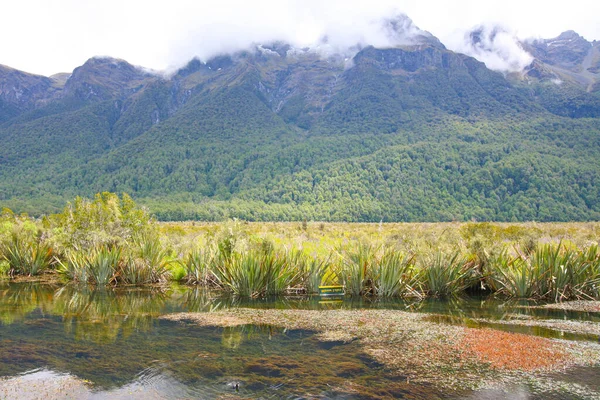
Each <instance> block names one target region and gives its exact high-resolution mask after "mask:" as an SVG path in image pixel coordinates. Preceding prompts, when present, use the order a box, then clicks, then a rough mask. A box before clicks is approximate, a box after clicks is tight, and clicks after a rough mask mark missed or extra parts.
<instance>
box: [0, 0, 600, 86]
mask: <svg viewBox="0 0 600 400" xmlns="http://www.w3.org/2000/svg"><path fill="white" fill-rule="evenodd" d="M5 3H6V4H3V8H2V13H3V14H2V15H4V16H6V18H4V19H3V22H2V24H0V36H1V37H2V38H4V39H3V40H2V41H0V64H6V65H10V66H12V67H15V68H19V69H23V70H25V71H30V72H36V73H42V74H46V75H49V74H53V73H56V72H61V71H63V72H69V71H72V70H73V68H75V67H76V66H78V65H81V64H82V63H83V62H85V60H86V59H88V58H90V57H93V56H95V55H98V54H105V55H110V56H113V57H118V58H122V59H125V60H127V61H129V62H131V63H133V64H136V65H143V66H146V67H148V68H153V69H157V70H162V69H165V68H167V67H168V66H177V65H183V64H185V63H186V62H187V61H189V60H190V59H191V58H192V57H194V56H198V57H200V58H202V59H205V58H207V57H209V56H210V55H213V54H217V53H223V52H231V51H235V50H240V49H244V48H247V47H248V46H250V45H251V43H266V42H268V41H272V40H277V39H278V40H284V41H288V42H290V43H292V44H294V45H297V46H301V47H302V46H309V45H312V44H315V43H320V44H321V46H322V47H323V48H325V47H328V49H329V50H331V51H334V50H339V49H343V48H349V47H351V46H352V45H355V44H357V43H358V44H367V43H370V44H374V45H377V46H380V47H386V46H389V45H392V44H394V43H396V44H402V43H403V42H402V41H403V40H405V39H406V38H407V37H411V38H414V37H418V34H417V36H414V35H413V34H414V33H415V32H413V29H416V26H418V27H419V28H421V29H424V30H427V31H429V32H431V33H432V34H433V35H435V36H437V37H438V38H439V39H440V40H441V41H442V43H444V44H445V45H446V46H447V47H448V48H450V49H452V50H458V49H459V48H462V47H464V46H463V45H464V38H463V36H464V33H465V32H464V29H463V28H462V27H472V26H475V25H477V24H480V23H482V22H485V21H489V20H491V19H493V20H495V21H498V22H499V23H500V24H501V25H502V26H507V27H510V29H511V31H510V32H513V31H515V32H517V33H518V35H517V36H518V37H519V38H521V39H524V38H526V37H529V36H537V37H556V36H558V34H560V33H561V32H562V31H565V30H568V29H574V30H576V31H577V32H578V33H580V34H582V35H583V36H584V37H585V38H586V39H588V40H593V39H600V24H598V23H597V19H598V18H597V16H598V15H600V2H598V1H597V0H572V1H571V2H570V3H569V5H568V6H566V7H548V6H547V2H545V1H543V0H528V1H523V0H502V1H476V0H455V1H452V2H449V1H447V0H369V1H364V0H219V1H214V0H210V1H209V0H143V1H142V0H127V1H123V0H103V1H81V0H54V1H52V2H49V1H47V0H20V1H6V2H5ZM400 12H401V13H405V14H406V15H408V16H409V17H410V18H412V19H413V20H414V21H415V23H414V24H409V25H407V26H402V24H400V25H397V26H396V27H397V28H398V27H399V28H402V29H404V31H403V32H404V34H405V35H404V36H401V37H398V36H395V37H394V34H393V32H390V31H389V27H390V25H389V24H388V25H387V28H386V25H385V24H383V25H382V24H381V21H382V20H384V19H385V18H390V16H397V15H398V14H399V13H400ZM18 15H26V16H27V18H26V19H23V18H14V16H18ZM386 29H387V30H386ZM402 29H400V31H402ZM461 29H462V31H461ZM457 32H459V33H460V34H457ZM390 34H391V35H390ZM325 37H326V38H327V43H323V41H322V39H323V38H325ZM511 40H512V39H511V37H510V34H507V35H505V34H500V35H499V36H498V37H497V38H496V40H494V41H493V42H494V43H492V44H493V45H494V46H496V47H498V48H500V49H503V50H505V51H507V52H508V55H504V56H502V57H500V59H499V60H493V57H492V55H491V52H490V51H486V50H484V49H479V48H474V49H469V48H467V49H466V50H465V51H470V52H471V54H473V55H475V56H476V57H481V59H482V60H485V62H486V63H489V65H494V66H497V68H506V65H508V66H509V68H516V67H515V65H517V66H518V65H520V63H522V58H521V57H516V58H515V55H518V53H519V52H518V49H515V48H514V40H513V41H512V42H511ZM325 44H326V46H324V45H325ZM511 47H512V48H511ZM509 50H510V51H509ZM515 63H516V64H515Z"/></svg>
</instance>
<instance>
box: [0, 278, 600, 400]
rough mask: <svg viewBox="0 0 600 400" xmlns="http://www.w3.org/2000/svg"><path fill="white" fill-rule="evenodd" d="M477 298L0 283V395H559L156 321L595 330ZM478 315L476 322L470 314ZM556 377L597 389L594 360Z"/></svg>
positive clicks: (247, 332)
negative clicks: (418, 377)
mask: <svg viewBox="0 0 600 400" xmlns="http://www.w3.org/2000/svg"><path fill="white" fill-rule="evenodd" d="M527 305H530V303H526V302H506V301H501V300H497V299H489V298H488V299H486V298H461V299H452V300H427V301H422V302H410V301H400V300H385V301H383V300H375V301H369V300H368V299H354V300H353V299H350V298H346V299H344V301H339V302H323V301H320V299H319V298H306V297H299V298H286V299H281V298H279V299H263V300H255V301H249V300H247V301H242V300H239V299H234V298H228V297H222V296H221V295H220V294H218V293H211V292H209V291H205V290H202V289H199V288H188V287H183V286H171V287H169V288H143V289H140V288H131V289H119V290H112V289H104V290H93V289H92V288H89V287H73V286H64V287H57V286H52V285H43V284H30V283H0V379H1V381H0V398H15V399H17V398H18V399H21V398H123V399H125V398H127V399H129V398H140V399H142V398H143V399H148V398H207V399H213V398H214V399H216V398H274V399H279V398H290V399H296V398H340V399H341V398H465V397H467V398H474V399H475V398H483V399H496V398H514V397H515V396H518V397H521V398H548V397H554V398H564V397H565V396H564V393H562V394H560V393H536V392H535V390H534V389H533V388H531V387H510V388H506V389H503V390H500V391H498V390H497V391H480V392H452V391H444V390H440V389H437V388H436V387H434V386H432V385H427V384H418V385H417V384H412V383H409V382H406V381H405V380H403V379H402V378H401V377H398V376H394V375H392V374H390V373H388V371H386V370H385V369H384V368H383V367H382V366H381V365H379V364H378V363H376V362H375V361H373V360H372V359H371V358H370V357H369V356H367V355H366V354H364V353H363V352H362V351H361V350H360V348H359V347H358V346H357V345H356V344H355V343H350V344H343V345H341V344H338V345H335V344H331V343H323V342H320V341H318V340H317V339H316V338H315V337H314V334H313V333H312V332H309V331H303V330H291V331H290V330H283V329H280V328H275V327H271V326H255V325H249V326H241V327H235V328H206V327H198V326H194V325H191V324H184V323H180V322H174V321H169V320H165V319H161V318H160V317H161V316H162V315H165V314H169V313H174V312H182V311H186V312H195V311H210V310H216V309H223V308H231V307H263V308H297V309H331V308H343V309H352V308H385V309H400V310H406V311H413V312H422V313H429V315H430V317H428V318H431V319H432V320H434V321H436V322H441V323H450V324H463V325H468V326H473V327H479V326H491V327H494V328H497V329H504V330H511V331H516V332H521V333H527V334H533V335H541V336H547V337H555V338H563V339H564V338H566V339H569V340H582V341H589V342H594V341H597V340H598V337H597V336H594V335H590V334H571V333H565V332H561V331H560V330H556V329H548V328H540V327H530V326H520V325H519V326H513V325H505V324H502V323H501V322H502V321H503V320H506V319H514V318H515V316H517V318H523V319H553V320H556V319H561V320H570V321H588V322H589V323H594V324H595V323H598V324H600V313H583V312H572V311H551V310H545V309H530V308H527V307H525V306H527ZM482 319H485V321H481V320H482ZM556 379H561V380H563V381H565V382H567V383H571V384H573V385H576V386H577V387H581V393H580V394H579V395H575V394H573V393H571V394H569V397H572V398H587V397H593V396H594V395H595V394H597V393H600V368H598V367H591V368H580V369H578V370H572V371H570V372H568V373H566V374H561V375H560V376H558V377H557V378H556Z"/></svg>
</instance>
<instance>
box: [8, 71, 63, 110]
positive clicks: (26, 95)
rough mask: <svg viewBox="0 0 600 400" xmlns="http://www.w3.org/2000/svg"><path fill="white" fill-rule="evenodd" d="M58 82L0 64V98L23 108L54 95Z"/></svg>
mask: <svg viewBox="0 0 600 400" xmlns="http://www.w3.org/2000/svg"><path fill="white" fill-rule="evenodd" d="M57 91H60V84H59V83H58V82H57V81H55V80H53V79H52V78H47V77H45V76H40V75H33V74H28V73H26V72H22V71H18V70H16V69H13V68H10V67H6V66H4V65H0V99H1V100H3V101H5V102H7V103H11V104H14V105H16V106H18V107H23V108H25V109H27V108H30V107H31V106H33V105H35V104H36V103H38V102H40V101H44V100H46V99H48V98H51V97H53V96H54V94H55V93H56V92H57Z"/></svg>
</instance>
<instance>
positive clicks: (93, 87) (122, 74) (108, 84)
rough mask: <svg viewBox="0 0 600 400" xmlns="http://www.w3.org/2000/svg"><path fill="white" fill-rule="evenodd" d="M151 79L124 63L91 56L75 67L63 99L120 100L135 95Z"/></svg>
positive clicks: (139, 70)
mask: <svg viewBox="0 0 600 400" xmlns="http://www.w3.org/2000/svg"><path fill="white" fill-rule="evenodd" d="M153 78H154V76H153V75H151V74H149V73H147V72H145V71H143V70H142V69H140V68H137V67H134V66H133V65H131V64H129V63H128V62H126V61H123V60H118V59H114V58H109V57H94V58H91V59H89V60H88V61H86V63H85V64H83V65H82V66H81V67H78V68H75V70H74V71H73V74H72V75H71V77H70V78H69V79H68V80H67V82H66V84H65V87H64V93H63V96H65V97H68V96H73V97H76V98H78V99H81V100H107V99H110V98H115V97H116V98H122V97H127V96H129V95H131V94H133V93H135V92H137V91H138V90H140V89H141V88H142V87H143V85H144V84H145V83H147V82H148V81H149V80H150V79H153Z"/></svg>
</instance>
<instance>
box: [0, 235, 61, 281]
mask: <svg viewBox="0 0 600 400" xmlns="http://www.w3.org/2000/svg"><path fill="white" fill-rule="evenodd" d="M2 257H3V258H4V260H5V261H6V262H7V263H8V267H9V274H10V275H11V276H12V275H14V274H23V275H29V276H33V275H38V274H39V273H41V272H42V271H44V270H45V269H48V268H49V267H50V266H51V264H52V262H53V260H54V257H53V254H52V249H51V248H50V246H48V245H47V244H44V243H38V242H33V243H32V242H30V241H28V240H26V239H24V238H22V237H20V236H19V235H17V234H13V235H12V238H11V240H10V241H9V242H8V243H7V244H5V246H4V248H3V251H2Z"/></svg>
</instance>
